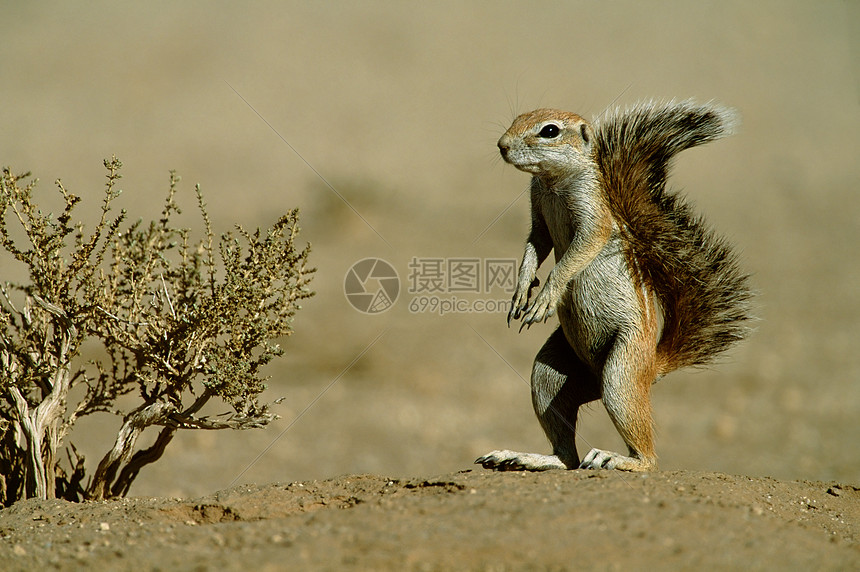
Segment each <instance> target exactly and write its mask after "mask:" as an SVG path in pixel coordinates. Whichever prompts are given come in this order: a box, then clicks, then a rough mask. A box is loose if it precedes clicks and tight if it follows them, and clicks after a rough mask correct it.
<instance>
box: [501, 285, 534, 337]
mask: <svg viewBox="0 0 860 572" xmlns="http://www.w3.org/2000/svg"><path fill="white" fill-rule="evenodd" d="M538 284H540V279H538V278H534V279H533V280H532V281H531V284H529V286H528V288H522V287H520V286H517V291H516V292H515V293H514V298H513V300H511V309H510V311H509V312H508V327H509V328H510V327H511V320H512V319H513V320H519V319H520V317H521V316H523V315H524V314H527V313H528V312H529V311H530V309H531V307H530V306H529V299H530V298H531V296H532V290H534V289H535V287H536V286H537V285H538ZM520 331H523V328H522V326H520Z"/></svg>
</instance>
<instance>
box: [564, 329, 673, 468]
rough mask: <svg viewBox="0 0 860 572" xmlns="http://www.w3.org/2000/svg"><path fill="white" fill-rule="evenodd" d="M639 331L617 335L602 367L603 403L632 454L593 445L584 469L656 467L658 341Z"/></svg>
mask: <svg viewBox="0 0 860 572" xmlns="http://www.w3.org/2000/svg"><path fill="white" fill-rule="evenodd" d="M652 338H653V336H651V335H648V334H647V333H642V332H639V333H637V334H633V335H629V336H624V335H619V336H617V338H616V341H615V344H614V347H613V348H612V350H610V352H609V355H608V356H607V358H606V363H605V364H604V367H603V380H602V382H603V396H602V400H603V405H604V407H606V412H607V413H608V414H609V417H610V419H612V422H613V424H614V425H615V428H616V429H617V430H618V433H619V434H620V435H621V438H622V439H624V442H625V443H626V445H627V448H628V450H629V455H622V454H620V453H614V452H612V451H604V450H601V449H592V450H591V451H590V452H589V453H588V454H587V455H586V456H585V458H584V459H583V461H582V463H581V464H580V465H579V468H581V469H618V470H622V471H650V470H654V469H656V468H657V455H656V453H655V452H654V426H653V421H652V416H651V385H652V384H653V383H654V380H655V379H656V377H657V359H656V355H655V354H656V342H655V340H654V339H652Z"/></svg>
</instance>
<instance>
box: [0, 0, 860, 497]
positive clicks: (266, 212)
mask: <svg viewBox="0 0 860 572" xmlns="http://www.w3.org/2000/svg"><path fill="white" fill-rule="evenodd" d="M858 6H860V5H858V4H857V3H856V2H850V1H841V2H840V1H824V2H820V1H815V2H813V1H808V2H790V1H782V0H781V1H773V2H767V1H763V2H753V3H750V2H659V3H655V4H650V3H649V4H643V3H639V2H634V1H621V2H611V3H598V2H566V3H520V2H516V3H515V2H501V3H500V2H475V3H469V4H465V5H464V4H462V3H460V2H434V3H418V2H396V3H395V2H363V3H360V4H358V3H347V2H344V3H324V2H318V3H310V2H308V3H295V2H265V3H264V2H261V3H242V4H238V3H233V2H181V3H174V2H143V3H131V2H88V3H86V4H80V3H68V2H42V1H33V2H26V3H24V2H15V3H13V2H6V3H3V5H2V6H0V13H2V19H3V22H4V26H3V28H4V31H3V39H2V41H0V77H2V78H3V83H2V88H1V89H0V126H2V132H0V163H2V165H4V166H11V167H12V168H13V170H15V171H25V170H30V171H32V172H33V173H34V175H35V176H37V177H39V178H40V180H41V183H40V189H41V193H42V194H41V195H40V196H42V197H44V198H45V199H44V200H45V201H46V203H50V201H51V200H55V199H54V197H53V190H52V187H53V181H54V180H55V179H57V178H61V179H62V181H63V183H64V185H65V186H66V188H68V189H69V190H70V191H71V192H73V193H75V194H78V195H81V196H83V197H84V199H85V201H84V202H85V205H86V206H85V207H84V208H82V210H81V213H82V214H84V215H85V216H89V218H88V222H89V224H90V225H92V224H94V222H95V220H96V218H95V214H94V213H95V209H97V207H98V205H99V201H100V200H101V193H102V188H103V182H104V169H103V167H102V160H103V159H104V158H105V157H109V156H111V155H112V154H116V155H117V156H118V157H119V158H120V159H121V160H122V161H123V163H124V165H125V167H124V169H123V172H122V173H123V179H122V181H121V187H122V188H123V190H124V194H123V196H122V198H121V199H120V202H119V204H120V205H121V206H123V207H125V208H127V209H129V211H130V212H131V214H132V216H133V217H135V216H143V217H153V216H156V215H157V213H158V212H160V209H161V201H162V199H163V197H164V193H165V192H166V190H167V183H168V171H169V170H170V169H175V170H177V171H178V173H179V174H180V175H181V176H182V179H183V182H182V184H181V186H180V191H181V196H180V201H181V202H182V203H183V204H184V205H185V207H186V208H185V210H186V213H191V214H193V213H194V198H193V188H194V184H195V183H199V184H200V185H201V186H202V189H203V192H204V194H205V197H206V200H207V202H208V204H209V208H210V215H211V217H212V219H213V223H214V226H215V229H216V230H217V231H224V230H229V229H230V228H232V226H233V225H234V224H235V223H239V224H242V225H245V226H247V227H256V226H268V225H270V224H272V223H273V222H274V221H275V220H276V219H277V218H278V216H279V215H280V214H281V213H283V212H285V211H286V210H287V209H289V208H292V207H299V208H300V209H301V211H302V227H303V231H302V236H303V239H304V240H306V241H309V242H311V243H312V245H313V252H312V255H311V261H312V262H313V263H314V264H315V265H316V266H317V268H318V273H317V276H316V278H315V280H314V282H313V287H314V289H315V290H316V292H317V295H316V296H315V297H314V298H312V299H310V300H308V301H307V302H306V303H305V304H304V308H303V309H302V310H301V311H300V312H299V314H298V315H297V318H296V320H295V324H294V327H295V334H294V335H293V336H292V337H291V338H290V339H287V340H285V341H284V344H283V345H284V347H285V348H286V350H287V354H286V355H285V356H284V357H283V358H282V359H280V360H279V361H277V362H276V363H275V364H274V365H273V366H272V367H270V370H269V373H270V375H271V381H270V389H269V391H268V392H267V393H266V394H265V395H266V397H268V398H270V399H275V398H277V397H281V396H283V397H285V398H286V399H285V400H284V401H283V402H282V403H281V404H280V405H277V406H275V412H276V413H278V414H279V415H281V419H279V420H278V421H277V422H275V423H273V424H272V425H271V426H269V427H268V428H266V429H264V430H252V431H245V432H235V431H218V432H203V431H197V432H195V431H187V432H184V433H180V434H179V436H178V437H177V438H176V439H175V440H174V442H173V443H172V444H171V445H170V447H168V449H167V453H166V454H165V457H164V458H163V459H162V460H161V461H159V462H158V463H156V464H155V465H152V466H150V467H147V468H145V469H144V471H143V472H142V473H141V475H140V477H139V478H138V480H137V481H136V482H135V484H134V486H133V487H132V489H131V494H132V495H172V496H185V495H200V494H204V493H207V492H211V491H214V490H217V489H221V488H224V487H227V486H229V485H231V484H234V483H242V482H261V483H262V482H270V481H294V480H304V479H317V478H325V477H332V476H336V475H340V474H345V473H364V472H372V473H381V474H385V475H389V476H392V477H397V476H410V475H411V476H415V475H430V474H441V473H445V472H449V471H455V470H459V469H465V468H469V467H470V466H472V465H471V463H472V461H473V460H474V459H475V458H476V457H477V456H479V455H481V454H483V453H486V452H487V451H489V450H491V449H495V448H509V449H516V450H525V451H534V452H548V444H547V443H546V441H545V438H544V436H543V434H542V432H541V429H540V427H539V426H538V423H537V421H536V420H535V419H534V415H533V413H532V410H531V403H530V395H529V388H528V384H527V380H528V378H529V372H530V369H531V363H532V360H533V358H534V355H535V353H536V352H537V350H538V349H539V348H540V346H541V345H542V344H543V342H544V340H545V339H546V338H547V337H548V336H549V335H550V333H551V332H552V330H553V329H554V328H555V325H554V324H552V325H550V324H545V325H541V326H535V327H532V328H531V330H530V331H526V332H523V333H521V334H518V333H517V331H516V329H515V328H511V329H508V328H507V327H506V326H505V314H504V312H459V313H448V314H446V315H439V313H438V312H435V313H434V312H424V313H415V312H411V311H410V309H409V303H410V302H411V301H415V299H416V297H415V296H414V295H413V294H412V293H410V292H408V288H409V286H410V283H409V279H408V276H409V274H410V267H409V266H410V261H411V260H412V259H413V258H416V259H448V258H466V259H479V260H484V259H489V258H502V259H510V258H515V259H519V258H520V256H521V250H522V245H523V242H524V239H525V236H526V233H527V230H528V221H529V216H528V199H527V196H526V195H523V194H522V191H523V190H524V189H525V188H526V186H527V184H528V176H527V175H526V174H524V173H521V172H519V171H516V170H515V169H513V168H512V167H510V166H507V165H504V164H503V163H502V162H501V161H500V160H499V158H498V157H497V149H496V147H495V142H496V140H497V139H498V137H499V136H500V134H501V133H502V132H503V131H504V130H505V128H506V127H507V125H508V124H509V123H510V121H511V120H512V119H513V117H514V116H516V115H517V114H518V113H521V112H525V111H528V110H531V109H533V108H536V107H557V108H562V109H565V110H569V111H574V112H577V113H579V114H581V115H583V116H585V117H588V118H593V117H596V116H598V115H599V114H600V113H602V112H603V111H604V110H605V109H606V108H607V107H610V106H621V107H623V106H625V105H629V104H631V103H633V102H636V101H638V100H641V99H671V98H677V99H685V98H695V99H697V100H699V101H709V100H715V101H718V102H721V103H724V104H727V105H730V106H733V107H736V108H737V109H738V110H739V111H740V113H741V115H742V117H743V125H742V127H741V129H740V131H739V132H738V133H737V134H736V135H735V136H733V137H731V138H729V139H726V140H722V141H719V142H716V143H713V144H710V145H708V146H705V147H703V148H697V149H694V150H691V151H687V152H685V153H683V154H682V155H680V157H679V158H678V160H677V162H676V166H675V169H674V172H673V174H672V176H671V179H670V181H671V184H672V185H673V186H674V187H675V188H677V189H680V190H682V191H683V192H684V193H685V194H686V195H687V196H688V198H689V199H690V200H691V201H692V202H693V203H694V204H695V205H696V208H697V209H698V210H699V211H701V212H702V213H704V214H705V215H706V217H707V219H708V220H709V221H710V222H711V223H712V224H713V225H714V226H715V227H716V228H717V229H718V230H719V232H720V233H722V234H725V235H727V236H728V237H729V238H730V239H731V241H732V242H733V243H734V244H735V245H736V246H737V248H738V249H739V250H740V252H741V253H742V260H743V267H744V269H746V270H748V271H749V272H751V273H752V274H753V280H754V284H755V287H756V288H757V290H758V291H759V295H758V297H757V299H756V312H757V314H758V316H759V317H760V321H759V322H757V324H756V331H755V333H754V334H753V335H752V337H751V338H750V339H749V340H748V341H746V342H745V343H743V344H742V345H740V346H738V347H737V348H736V349H735V350H733V351H732V352H731V353H730V354H728V355H727V356H726V357H725V358H724V359H723V360H722V362H721V363H720V364H718V365H716V366H714V367H711V368H709V369H707V370H702V371H690V370H685V371H680V372H676V373H673V374H671V375H670V376H668V377H667V378H665V379H663V380H662V381H661V382H660V383H658V384H657V385H656V386H655V388H654V405H655V416H656V422H657V426H658V441H657V450H658V454H659V455H660V462H661V468H662V469H666V470H671V469H693V470H710V471H722V472H728V473H736V474H745V475H752V476H763V475H768V476H774V477H778V478H783V479H812V480H825V481H826V480H832V479H836V480H842V481H848V482H852V483H858V482H860V431H858V429H860V426H858V419H860V351H858V349H857V346H858V344H860V328H859V327H858V320H860V290H858V278H860V267H858V257H857V253H856V248H857V246H858V244H860V195H858V190H860V189H858V184H860V162H858V160H857V152H858V149H860V9H858ZM323 179H324V180H325V181H324V180H323ZM328 185H331V187H333V188H334V189H336V190H337V192H338V193H339V194H340V195H341V196H342V197H343V198H344V199H345V201H346V202H344V201H342V200H341V199H340V198H339V197H338V195H337V194H336V193H335V192H333V191H332V189H331V188H330V187H329V186H328ZM87 203H88V204H87ZM347 203H348V204H347ZM86 208H89V209H90V210H89V211H87V210H86ZM356 211H357V212H358V213H359V214H360V216H358V215H357V214H356ZM88 212H89V213H90V215H86V213H88ZM188 224H191V225H197V222H196V220H195V219H193V218H190V219H189V222H188ZM198 228H199V227H198ZM367 257H378V258H382V259H384V260H386V261H388V262H389V263H390V264H391V265H392V266H393V267H394V268H395V269H396V270H397V272H398V274H399V276H400V278H401V291H400V297H399V299H398V300H397V302H396V303H395V304H394V306H393V307H392V308H391V309H390V310H389V311H387V312H384V313H379V314H375V315H367V314H362V313H360V312H358V311H356V310H355V309H354V308H353V307H352V306H351V305H350V303H349V302H348V301H347V299H346V297H345V296H344V291H343V288H344V277H345V275H346V274H347V272H348V270H349V268H350V267H351V266H352V264H353V263H354V262H356V261H358V260H361V259H363V258H367ZM543 270H544V274H545V271H546V268H544V269H543ZM19 276H20V275H19V270H18V269H16V268H15V267H14V266H13V265H12V264H11V263H10V261H9V260H8V259H6V258H3V259H0V278H3V279H10V278H18V277H19ZM438 294H439V296H440V297H441V298H445V299H450V298H452V297H453V296H454V295H457V296H458V297H459V298H461V299H465V300H468V301H474V300H477V299H482V298H487V299H502V300H508V299H509V297H510V294H509V293H507V292H505V291H503V290H501V289H494V290H493V291H491V292H490V293H484V294H480V295H478V294H471V295H470V294H455V293H453V292H452V291H450V290H448V291H445V292H440V293H438ZM356 358H358V359H356ZM309 406H310V407H309ZM224 409H225V410H226V409H227V407H226V406H225V407H224ZM119 421H120V420H119V418H117V417H112V416H109V415H103V416H97V417H92V418H85V419H83V420H82V421H81V422H80V426H79V428H78V429H77V430H76V432H75V433H74V434H73V436H72V441H73V442H75V443H76V445H78V446H79V448H80V449H81V450H82V451H83V452H84V453H85V454H86V455H87V463H88V465H89V466H90V468H91V469H94V468H95V464H96V463H97V462H98V459H99V458H100V457H101V456H102V455H103V454H104V453H105V452H106V450H107V449H108V448H109V447H110V446H111V444H112V440H113V437H114V436H115V430H116V428H117V427H118V426H119ZM578 434H579V442H580V446H579V448H580V454H584V453H585V452H587V450H588V449H589V448H590V447H591V446H597V447H600V448H609V449H615V450H623V449H622V447H623V445H622V443H621V440H620V438H619V437H618V436H617V435H616V433H615V430H614V429H613V427H612V425H611V423H610V422H609V420H608V418H607V416H606V414H605V412H604V410H603V408H602V406H601V405H599V404H595V405H593V406H591V407H590V408H589V409H588V410H587V411H586V412H585V413H584V414H583V415H582V416H581V420H580V425H579V428H578Z"/></svg>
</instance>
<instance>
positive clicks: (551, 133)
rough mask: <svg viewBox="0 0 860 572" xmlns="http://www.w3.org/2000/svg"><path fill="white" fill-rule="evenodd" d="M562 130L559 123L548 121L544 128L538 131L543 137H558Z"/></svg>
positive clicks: (539, 135)
mask: <svg viewBox="0 0 860 572" xmlns="http://www.w3.org/2000/svg"><path fill="white" fill-rule="evenodd" d="M560 132H561V129H559V127H558V125H556V124H555V123H547V124H546V125H544V126H543V129H541V130H540V133H538V137H543V138H544V139H552V138H554V137H558V134H559V133H560Z"/></svg>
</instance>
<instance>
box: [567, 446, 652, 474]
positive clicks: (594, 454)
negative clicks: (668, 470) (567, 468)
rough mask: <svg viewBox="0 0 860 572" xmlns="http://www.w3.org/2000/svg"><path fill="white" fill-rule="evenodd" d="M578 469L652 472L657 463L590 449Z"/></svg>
mask: <svg viewBox="0 0 860 572" xmlns="http://www.w3.org/2000/svg"><path fill="white" fill-rule="evenodd" d="M579 468H580V469H617V470H619V471H653V470H654V469H656V468H657V462H656V461H654V460H649V459H639V458H636V457H628V456H626V455H622V454H621V453H614V452H612V451H603V450H602V449H592V450H591V451H589V452H588V454H587V455H586V456H585V458H584V459H583V460H582V463H580V465H579Z"/></svg>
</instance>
